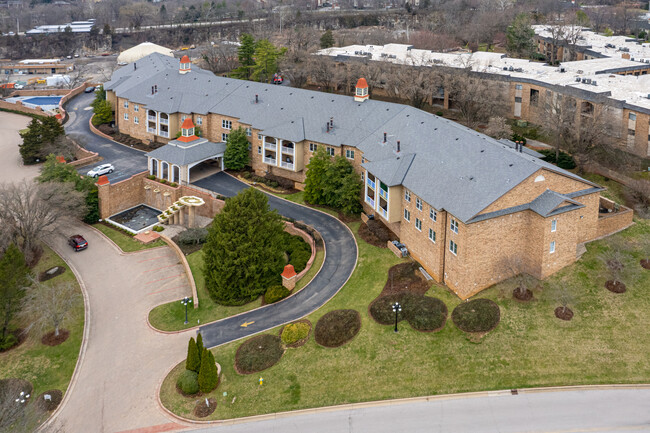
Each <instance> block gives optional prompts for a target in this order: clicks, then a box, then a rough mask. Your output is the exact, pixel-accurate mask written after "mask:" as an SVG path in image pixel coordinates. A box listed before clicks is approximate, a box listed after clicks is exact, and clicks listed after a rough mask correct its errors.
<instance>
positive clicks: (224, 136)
mask: <svg viewBox="0 0 650 433" xmlns="http://www.w3.org/2000/svg"><path fill="white" fill-rule="evenodd" d="M221 141H224V142H225V141H228V134H226V133H222V134H221Z"/></svg>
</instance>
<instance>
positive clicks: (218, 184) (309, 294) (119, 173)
mask: <svg viewBox="0 0 650 433" xmlns="http://www.w3.org/2000/svg"><path fill="white" fill-rule="evenodd" d="M93 98H94V95H93V94H92V93H91V94H86V93H82V94H81V95H79V96H77V97H76V98H74V99H72V100H71V101H70V102H69V103H68V105H67V106H66V108H67V110H68V112H69V113H70V120H69V121H68V123H67V124H66V127H65V128H66V132H67V133H68V134H72V135H75V134H76V135H78V136H81V137H83V138H81V140H82V141H83V142H84V144H85V147H86V149H88V150H91V151H93V152H98V153H99V154H100V155H101V156H102V157H103V158H104V161H103V162H110V163H112V164H113V165H114V166H115V168H116V171H115V173H113V174H111V175H109V176H108V178H109V180H110V181H111V182H116V181H120V180H123V179H125V178H128V177H129V176H131V175H133V174H135V173H139V172H141V171H143V170H146V167H147V160H146V156H145V155H144V154H143V153H142V152H140V151H138V150H135V149H130V148H128V147H126V146H122V145H120V144H116V143H114V142H112V141H110V140H107V139H105V138H103V137H99V136H97V135H95V134H93V133H92V132H91V131H90V128H89V127H88V121H89V120H90V117H91V116H92V111H91V110H88V106H89V104H90V103H91V102H92V100H93ZM87 170H88V168H84V169H80V170H79V171H80V172H84V171H87ZM196 185H197V186H199V187H202V188H205V189H209V190H211V191H214V192H217V193H219V194H222V195H224V196H226V197H232V196H233V195H236V194H237V193H238V192H239V191H241V190H243V189H244V188H247V187H248V185H246V184H245V183H242V182H240V181H238V180H236V179H235V178H233V177H231V176H228V175H227V174H225V173H217V174H215V175H213V176H210V177H208V178H205V179H202V180H200V181H198V182H197V183H196ZM268 197H269V204H270V206H271V207H272V208H273V209H277V210H278V212H279V213H280V214H281V215H284V216H286V217H289V218H293V219H295V220H298V221H303V222H304V223H306V224H308V225H310V226H312V227H314V228H315V229H316V230H318V231H319V232H320V234H321V236H322V237H323V240H324V243H325V249H326V257H325V260H324V262H323V267H322V269H321V271H320V272H319V273H318V275H316V277H315V278H314V279H313V280H312V282H311V283H310V284H309V285H308V286H307V287H306V288H305V289H303V290H301V291H300V292H298V293H297V294H296V295H295V296H292V297H290V298H288V299H286V300H284V301H282V302H279V303H277V304H272V305H269V306H266V307H263V308H260V309H257V310H254V311H251V312H249V313H245V314H242V315H240V316H237V317H233V318H228V319H223V320H221V321H218V322H215V323H212V324H208V325H205V326H203V327H201V329H200V331H201V333H202V334H203V341H204V344H205V345H206V346H208V347H214V346H218V345H220V344H224V343H228V342H230V341H233V340H237V339H239V338H242V337H246V336H249V335H252V334H256V333H258V332H261V331H264V330H266V329H270V328H273V327H275V326H278V325H281V324H283V323H287V322H290V321H293V320H296V319H299V318H301V317H303V316H306V315H307V314H309V313H311V312H312V311H314V310H316V309H317V308H319V307H321V306H322V305H324V304H325V303H326V302H327V301H328V300H329V299H331V298H332V296H334V295H335V294H336V292H337V291H338V290H339V289H340V288H341V287H342V286H343V284H344V283H345V282H346V281H347V279H348V278H349V277H350V275H351V274H352V271H353V270H354V267H355V264H356V259H357V244H356V242H355V240H354V236H353V235H352V233H350V231H349V230H348V229H347V227H346V226H345V225H344V224H343V223H342V222H341V221H339V220H338V219H336V218H333V217H332V216H330V215H327V214H325V213H323V212H319V211H316V210H313V209H310V208H306V207H304V206H300V205H297V204H294V203H291V202H288V201H286V200H282V199H279V198H277V197H275V196H272V195H268ZM253 321H254V322H255V323H253V324H252V325H250V326H248V327H247V328H242V327H241V326H240V325H241V324H242V323H243V322H253Z"/></svg>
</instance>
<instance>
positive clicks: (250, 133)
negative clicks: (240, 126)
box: [246, 128, 253, 137]
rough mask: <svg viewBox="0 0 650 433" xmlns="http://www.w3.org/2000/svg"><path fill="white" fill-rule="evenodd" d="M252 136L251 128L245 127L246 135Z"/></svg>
mask: <svg viewBox="0 0 650 433" xmlns="http://www.w3.org/2000/svg"><path fill="white" fill-rule="evenodd" d="M252 136H253V130H252V129H250V128H246V137H252Z"/></svg>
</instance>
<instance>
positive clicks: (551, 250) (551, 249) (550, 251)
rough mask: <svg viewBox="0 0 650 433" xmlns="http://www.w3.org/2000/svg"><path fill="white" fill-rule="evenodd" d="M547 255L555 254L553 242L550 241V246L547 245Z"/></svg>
mask: <svg viewBox="0 0 650 433" xmlns="http://www.w3.org/2000/svg"><path fill="white" fill-rule="evenodd" d="M548 250H549V254H553V253H554V252H555V241H551V245H549V248H548Z"/></svg>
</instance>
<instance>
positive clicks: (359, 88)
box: [354, 78, 369, 102]
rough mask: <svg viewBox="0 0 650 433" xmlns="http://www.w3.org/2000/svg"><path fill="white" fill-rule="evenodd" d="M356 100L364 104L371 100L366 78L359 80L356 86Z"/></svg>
mask: <svg viewBox="0 0 650 433" xmlns="http://www.w3.org/2000/svg"><path fill="white" fill-rule="evenodd" d="M355 87H356V89H355V92H354V100H355V101H357V102H363V101H365V100H366V99H368V98H369V96H368V82H367V81H366V79H365V78H359V81H357V85H356V86H355Z"/></svg>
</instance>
